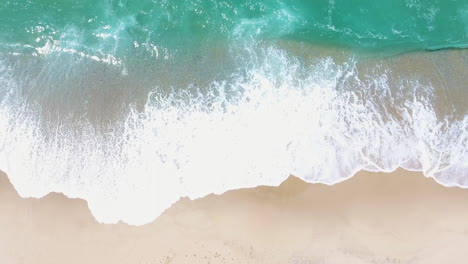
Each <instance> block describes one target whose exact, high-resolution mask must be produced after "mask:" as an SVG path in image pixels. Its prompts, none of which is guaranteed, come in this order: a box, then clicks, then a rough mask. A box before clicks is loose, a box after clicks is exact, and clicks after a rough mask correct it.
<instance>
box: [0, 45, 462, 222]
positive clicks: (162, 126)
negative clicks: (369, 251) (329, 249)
mask: <svg viewBox="0 0 468 264" xmlns="http://www.w3.org/2000/svg"><path fill="white" fill-rule="evenodd" d="M266 53H267V54H268V55H269V56H267V58H266V59H262V60H258V61H256V63H252V65H250V66H248V69H249V70H248V74H240V73H239V74H238V75H234V76H233V77H232V78H230V80H234V81H226V82H215V83H212V84H211V87H210V89H201V88H203V87H200V89H198V88H197V87H190V88H187V89H178V90H174V92H173V93H171V94H170V95H162V94H161V93H158V92H157V90H155V92H153V93H151V94H150V95H149V96H148V102H147V103H146V105H145V108H144V110H143V111H137V110H133V111H131V113H130V114H129V116H127V117H126V118H125V119H124V120H122V122H121V127H119V128H118V129H115V132H113V133H111V134H110V133H109V132H107V134H105V135H104V134H102V133H100V132H99V131H98V130H97V129H96V128H95V127H93V125H92V124H90V123H86V122H84V121H83V124H82V131H78V132H76V131H75V132H73V131H71V129H70V127H69V126H68V125H67V124H66V123H65V122H64V123H60V125H57V128H56V129H55V132H54V133H52V135H50V134H48V135H45V134H44V132H42V130H40V129H39V127H40V126H41V120H40V118H39V117H38V115H37V112H36V111H39V110H38V109H35V108H34V107H33V106H25V105H24V102H23V100H22V98H21V96H20V95H18V94H16V93H15V92H14V91H17V90H18V89H15V85H17V84H15V81H14V78H12V77H11V76H10V75H9V73H8V72H9V71H8V69H7V68H2V69H0V73H1V74H0V78H1V79H0V80H1V81H0V85H1V86H2V89H3V90H2V91H5V92H4V93H3V94H2V98H3V100H2V101H1V102H0V169H2V170H4V171H5V172H7V173H8V175H9V176H10V178H11V181H12V183H13V184H14V186H15V187H16V188H17V190H18V192H19V193H20V195H22V196H25V197H26V196H33V197H41V196H43V195H45V194H47V193H49V192H51V191H56V192H63V193H64V194H66V195H68V196H71V197H80V198H84V199H86V200H87V201H88V204H89V207H90V209H91V211H92V213H93V215H94V216H95V217H96V219H97V220H98V221H100V222H106V223H114V222H117V221H119V220H122V221H124V222H127V223H130V224H136V225H139V224H144V223H148V222H150V221H152V220H153V219H155V218H156V217H157V216H159V215H160V214H161V213H162V212H163V211H164V210H165V209H167V208H168V207H170V205H171V204H172V203H174V202H175V201H177V200H178V199H179V198H180V197H183V196H188V197H190V198H198V197H202V196H205V195H207V194H210V193H222V192H225V191H227V190H231V189H237V188H245V187H254V186H258V185H278V184H279V183H281V182H282V181H283V180H285V179H286V178H287V177H288V175H290V174H294V175H296V176H299V177H300V178H302V179H303V180H305V181H307V182H314V183H315V182H320V183H325V184H334V183H337V182H340V181H343V180H345V179H347V178H349V177H351V176H352V175H354V174H355V173H356V172H357V171H359V170H369V171H392V170H395V169H396V168H398V167H403V168H405V169H409V170H417V171H422V172H424V174H425V175H426V176H429V177H434V178H435V179H436V180H437V181H438V182H440V183H441V184H444V185H448V186H455V185H456V186H461V187H468V150H467V146H468V142H467V141H468V129H467V128H468V117H467V116H466V115H465V117H464V118H463V119H461V120H455V121H453V120H452V121H449V120H448V119H444V118H442V119H441V118H438V117H437V116H436V114H435V111H434V105H433V103H432V101H431V97H432V96H433V94H432V90H433V89H432V87H430V86H422V85H421V84H420V83H419V82H418V81H417V80H410V81H408V80H404V81H402V82H401V83H398V84H392V85H398V87H389V85H390V84H389V81H388V79H389V78H388V75H389V74H392V73H390V72H384V73H380V74H376V75H374V76H371V78H368V79H362V77H359V76H360V75H359V74H358V72H357V71H358V70H357V68H356V67H355V64H354V62H353V61H352V60H350V61H348V62H347V63H344V64H337V63H335V62H334V61H333V60H332V59H331V58H325V59H321V60H317V61H316V63H314V64H313V65H312V66H305V65H304V64H301V63H300V62H299V61H298V60H297V59H296V58H294V57H291V56H288V55H287V54H285V53H284V52H281V51H279V50H276V49H268V50H267V51H266ZM5 87H8V88H7V89H5ZM204 88H206V87H204ZM202 90H203V91H204V92H201V91H202ZM206 90H208V91H209V92H206ZM408 91H410V94H411V96H408ZM392 102H394V103H395V105H393V103H392ZM396 102H398V103H396Z"/></svg>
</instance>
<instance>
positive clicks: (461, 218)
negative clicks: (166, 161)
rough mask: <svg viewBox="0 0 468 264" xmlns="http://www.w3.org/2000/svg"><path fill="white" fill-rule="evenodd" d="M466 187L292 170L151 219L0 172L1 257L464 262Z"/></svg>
mask: <svg viewBox="0 0 468 264" xmlns="http://www.w3.org/2000/svg"><path fill="white" fill-rule="evenodd" d="M465 262H468V190H463V189H459V188H446V187H443V186H441V185H438V184H437V183H435V182H434V181H433V180H431V179H428V178H425V177H424V176H422V174H420V173H412V172H407V171H403V170H397V171H396V172H393V173H390V174H385V173H368V172H360V173H359V174H358V175H356V176H355V177H353V178H352V179H350V180H348V181H345V182H343V183H340V184H337V185H334V186H325V185H321V184H307V183H304V182H302V181H301V180H299V179H297V178H293V177H291V178H289V179H288V180H287V181H286V182H284V183H283V184H282V185H281V186H280V187H257V188H254V189H242V190H235V191H229V192H227V193H225V194H222V195H219V196H216V195H209V196H208V197H205V198H202V199H198V200H195V201H190V200H188V199H182V200H180V201H179V202H177V203H176V204H175V205H174V206H172V207H171V208H170V209H168V210H167V211H166V212H165V213H164V214H163V215H162V216H160V217H159V218H158V219H156V220H155V221H154V222H153V223H151V224H148V225H145V226H140V227H133V226H127V225H125V224H117V225H105V224H99V223H97V222H96V221H95V220H94V218H93V217H92V215H91V214H90V212H89V210H88V208H87V205H86V202H85V201H83V200H79V199H68V198H66V197H65V196H63V195H61V194H49V195H47V196H46V197H44V198H42V199H22V198H20V197H19V196H18V195H17V193H16V192H15V190H14V189H13V187H12V186H11V184H10V183H9V182H8V179H7V178H6V177H5V176H4V175H1V176H0V263H6V264H14V263H36V264H43V263H44V264H46V263H47V264H54V263H80V264H82V263H113V264H114V263H132V264H135V263H190V264H192V263H268V264H270V263H288V264H289V263H290V264H316V263H324V264H325V263H346V264H352V263H386V264H396V263H424V264H427V263H437V264H440V263H444V264H445V263H465Z"/></svg>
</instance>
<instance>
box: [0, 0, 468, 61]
mask: <svg viewBox="0 0 468 264" xmlns="http://www.w3.org/2000/svg"><path fill="white" fill-rule="evenodd" d="M0 21H1V23H0V48H1V49H2V50H3V52H19V53H41V52H42V53H43V52H46V51H45V50H44V49H43V47H45V46H47V45H49V46H47V47H49V48H53V49H55V50H62V49H68V50H74V52H76V53H81V52H83V53H84V54H86V55H89V56H98V57H101V58H104V57H105V56H106V55H112V56H114V57H116V58H120V59H124V60H128V59H130V58H128V57H133V56H137V57H141V58H144V57H145V56H148V53H151V52H153V54H154V52H158V51H157V50H161V49H162V50H164V49H169V50H170V51H171V52H176V51H178V52H187V50H190V48H194V47H197V46H199V45H203V44H206V43H210V42H213V41H231V42H238V41H251V40H259V39H270V40H271V39H272V40H279V39H289V40H300V41H305V42H309V43H314V44H323V45H336V46H341V47H346V48H350V49H353V50H370V51H384V52H396V53H398V52H405V51H413V50H421V49H440V48H451V47H458V48H463V47H466V46H467V45H468V38H467V33H468V4H467V3H466V1H460V0H448V1H445V0H444V1H442V0H390V1H384V2H376V1H373V0H362V1H348V0H319V1H307V0H298V1H287V0H269V1H265V0H263V1H250V0H240V1H219V0H208V1H197V0H174V1H163V0H160V1H150V0H142V1H128V0H120V1H108V0H106V1H91V0H77V1H71V0H64V1H25V0H20V1H2V2H1V3H0ZM142 45H143V46H145V45H146V46H147V47H146V51H145V52H141V49H139V47H141V46H142ZM41 49H42V50H41ZM159 53H163V52H160V51H159Z"/></svg>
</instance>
